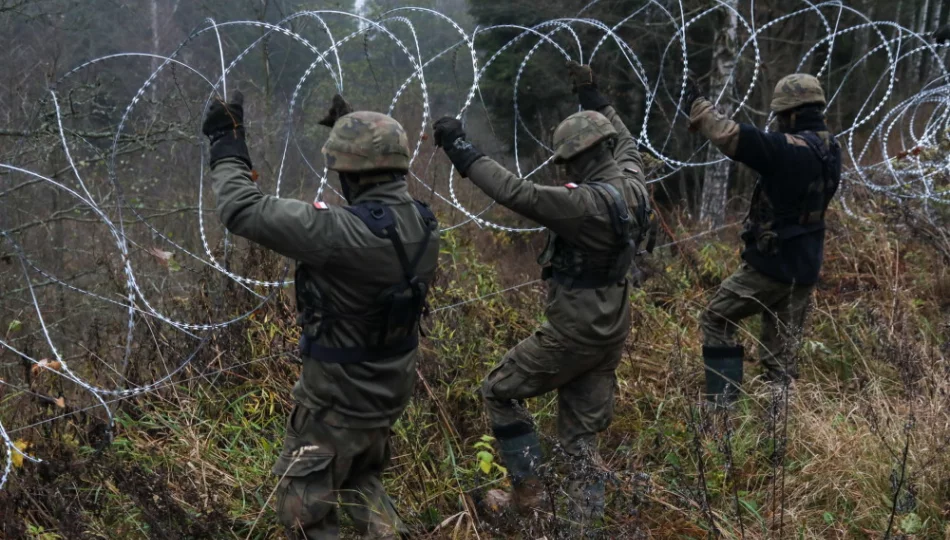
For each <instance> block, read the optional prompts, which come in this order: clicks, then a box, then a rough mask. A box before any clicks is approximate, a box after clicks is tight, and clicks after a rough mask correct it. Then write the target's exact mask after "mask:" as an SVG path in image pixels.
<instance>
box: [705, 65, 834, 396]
mask: <svg viewBox="0 0 950 540" xmlns="http://www.w3.org/2000/svg"><path fill="white" fill-rule="evenodd" d="M688 94H689V95H688V96H687V103H689V104H691V105H692V109H691V115H690V129H691V130H694V131H697V130H698V131H699V132H700V133H702V134H703V135H704V136H705V137H707V138H708V139H709V140H710V142H712V143H713V144H714V145H716V146H717V147H718V148H719V149H720V150H721V151H722V152H723V153H724V154H725V155H727V156H729V157H730V158H732V159H734V160H735V161H738V162H740V163H744V164H745V165H747V166H749V167H751V168H752V169H754V170H755V171H756V172H758V173H759V175H760V176H759V180H758V182H757V183H756V187H755V192H754V194H753V196H752V203H751V206H750V208H749V213H748V216H747V217H746V220H745V229H744V230H743V233H742V240H743V241H744V242H745V249H744V250H743V252H742V259H743V261H744V263H743V264H742V266H741V267H740V268H739V270H737V271H736V273H734V274H733V275H732V276H731V277H729V278H728V279H726V280H725V281H724V282H723V283H722V286H721V287H720V288H719V291H718V292H717V293H716V294H715V296H713V298H712V300H711V301H710V303H709V306H708V307H707V308H706V310H705V312H704V313H703V316H702V320H701V325H702V329H703V358H704V363H705V366H706V391H707V394H708V395H709V396H710V398H711V399H715V400H721V401H724V402H726V403H728V402H732V401H734V400H735V399H736V397H737V396H738V389H739V385H740V384H741V382H742V360H743V349H742V347H741V346H739V345H738V344H737V342H736V339H735V333H736V329H737V327H738V326H737V325H738V324H739V321H741V320H742V319H743V318H746V317H749V316H752V315H757V314H761V316H762V335H761V337H760V352H759V356H760V360H761V362H762V364H763V366H764V367H765V378H766V379H767V380H769V381H774V382H778V383H785V382H789V381H791V380H792V379H794V378H797V376H798V370H797V366H796V365H795V356H794V355H795V350H796V349H797V344H798V342H799V340H800V338H801V334H802V329H803V326H804V323H805V315H806V312H807V308H808V305H809V302H810V298H811V294H812V291H813V290H814V288H815V284H816V283H817V282H818V274H819V271H820V270H821V264H822V259H823V255H824V241H825V212H826V210H827V209H828V204H829V203H830V202H831V199H832V197H833V196H834V194H835V192H836V191H837V189H838V182H839V179H840V177H841V152H840V149H839V147H838V144H837V142H836V141H835V137H834V135H833V134H832V133H831V132H830V130H829V129H828V127H827V125H826V124H825V119H824V114H823V112H822V111H823V109H824V107H825V105H826V101H825V94H824V92H823V91H822V88H821V84H820V83H819V82H818V79H816V78H815V77H813V76H811V75H805V74H800V73H796V74H793V75H789V76H787V77H784V78H782V79H781V80H780V81H779V82H778V84H777V85H776V87H775V92H774V93H773V96H772V104H771V109H772V112H774V113H775V114H776V115H777V120H778V128H779V129H778V132H766V131H762V130H760V129H758V128H756V127H755V126H752V125H749V124H740V123H737V122H734V121H732V120H730V119H728V118H726V117H725V116H723V115H722V114H721V113H719V111H718V110H717V109H716V108H715V107H714V106H713V104H712V103H711V102H710V101H709V100H707V99H706V98H704V97H702V94H701V92H700V90H699V88H698V86H697V85H696V83H695V82H694V81H692V80H691V79H690V81H689V91H688Z"/></svg>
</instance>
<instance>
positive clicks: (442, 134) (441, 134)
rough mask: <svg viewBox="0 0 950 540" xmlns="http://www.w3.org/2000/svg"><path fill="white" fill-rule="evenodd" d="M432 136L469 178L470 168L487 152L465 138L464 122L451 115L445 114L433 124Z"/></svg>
mask: <svg viewBox="0 0 950 540" xmlns="http://www.w3.org/2000/svg"><path fill="white" fill-rule="evenodd" d="M432 138H433V139H434V140H435V145H436V146H440V147H442V149H443V150H445V155H446V156H448V157H449V161H451V162H452V165H455V168H456V169H458V171H459V173H460V174H461V175H462V176H463V177H465V178H467V177H468V169H469V167H471V166H472V164H473V163H475V162H476V161H477V160H478V158H480V157H483V156H484V155H485V154H483V153H481V152H479V151H478V149H477V148H475V147H474V146H472V143H470V142H468V141H467V140H465V130H464V129H463V128H462V122H460V121H459V120H457V119H455V118H452V117H451V116H443V117H442V118H440V119H439V120H438V121H436V123H435V124H434V125H433V126H432Z"/></svg>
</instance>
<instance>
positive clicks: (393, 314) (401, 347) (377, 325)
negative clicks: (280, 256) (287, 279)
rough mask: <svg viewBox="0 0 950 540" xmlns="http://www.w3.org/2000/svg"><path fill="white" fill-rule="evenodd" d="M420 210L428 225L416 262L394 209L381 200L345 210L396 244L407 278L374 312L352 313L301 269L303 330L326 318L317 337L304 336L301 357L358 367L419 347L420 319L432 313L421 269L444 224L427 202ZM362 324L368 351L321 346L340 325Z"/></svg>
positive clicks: (380, 299)
mask: <svg viewBox="0 0 950 540" xmlns="http://www.w3.org/2000/svg"><path fill="white" fill-rule="evenodd" d="M413 202H414V203H415V207H416V210H417V211H418V212H419V215H420V216H421V217H422V220H423V221H424V223H425V235H424V237H423V238H422V242H421V246H420V247H419V252H418V253H416V254H415V256H414V257H413V258H412V259H411V260H410V259H409V254H408V253H406V248H405V246H404V245H403V243H402V240H401V239H400V238H399V234H398V233H397V231H396V220H395V217H394V214H393V211H392V209H391V208H390V207H388V206H386V205H384V204H382V203H379V202H375V201H367V202H363V203H360V204H356V205H353V206H348V207H345V209H346V210H347V211H349V212H350V213H352V214H353V215H354V216H356V217H358V218H359V219H360V221H362V222H363V223H364V224H365V225H366V227H367V228H368V229H369V230H370V231H371V232H372V233H373V234H374V235H376V236H378V237H379V238H385V239H387V240H389V241H390V242H392V244H393V248H394V250H395V252H396V257H397V258H398V260H399V265H400V266H401V267H402V271H403V277H402V279H401V280H400V281H399V282H398V283H396V284H394V285H392V286H391V287H388V288H387V289H385V290H383V291H382V292H381V293H380V294H379V296H378V297H377V298H376V301H375V303H374V305H373V307H372V308H371V309H370V310H369V311H366V312H362V313H346V312H343V311H340V310H336V309H334V308H333V306H330V305H327V303H326V301H325V300H324V299H326V298H328V296H326V295H325V294H322V291H320V290H319V288H318V287H317V286H316V283H314V282H313V281H312V280H311V279H310V278H309V276H308V275H307V274H306V273H305V272H302V271H301V270H302V269H301V267H299V266H298V268H297V279H298V281H297V283H296V291H297V305H298V306H303V309H302V310H301V316H300V317H298V321H297V323H298V324H300V325H301V326H306V325H307V324H311V323H313V322H314V321H315V320H316V314H317V313H319V314H320V324H319V326H318V330H317V332H316V334H315V335H312V336H310V335H307V334H306V333H304V334H302V335H301V337H300V352H301V353H302V354H303V355H304V356H306V357H309V358H312V359H315V360H319V361H321V362H331V363H338V364H353V363H359V362H371V361H374V360H382V359H385V358H390V357H393V356H398V355H400V354H405V353H407V352H409V351H412V350H413V349H415V348H416V347H417V346H418V345H419V333H420V325H419V323H420V319H421V318H422V316H423V315H424V314H425V312H426V311H427V305H426V294H427V293H428V289H429V287H428V286H429V284H428V283H426V282H425V281H423V280H421V279H420V278H419V277H418V276H416V268H417V267H418V265H419V262H420V261H421V260H422V257H423V256H424V255H425V253H426V250H427V249H428V248H429V238H430V237H431V236H432V231H434V230H436V229H437V228H438V221H437V220H436V217H435V214H433V213H432V210H430V209H429V207H428V206H426V204H425V203H422V202H419V201H413ZM341 320H348V321H357V322H358V323H359V324H360V325H362V326H365V327H366V328H367V333H366V335H365V343H367V344H368V345H367V346H366V347H328V346H325V345H321V344H319V343H318V342H317V340H318V338H319V337H320V336H321V335H323V334H325V333H326V332H329V331H331V329H332V328H333V325H334V324H335V323H336V322H337V321H341Z"/></svg>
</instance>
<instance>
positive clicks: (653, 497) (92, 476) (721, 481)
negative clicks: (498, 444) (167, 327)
mask: <svg viewBox="0 0 950 540" xmlns="http://www.w3.org/2000/svg"><path fill="white" fill-rule="evenodd" d="M868 215H869V216H873V215H874V214H868ZM832 223H833V225H832V227H831V229H830V231H829V240H828V247H829V250H828V258H827V259H828V264H827V267H826V269H825V272H824V279H823V281H822V284H821V286H820V288H819V291H818V293H817V296H816V302H815V306H814V309H813V311H812V315H811V321H810V325H809V328H808V329H807V332H806V334H805V339H804V342H803V346H802V350H801V363H802V366H803V371H804V373H803V378H802V380H801V381H799V383H798V384H797V385H796V386H795V388H794V391H793V392H792V393H791V394H790V397H789V400H788V408H787V414H786V410H785V406H784V405H785V404H784V401H783V400H782V398H781V395H780V394H776V393H774V392H772V391H769V389H768V388H767V387H765V386H764V385H762V384H760V383H758V382H756V381H753V382H752V383H750V384H749V385H747V388H746V390H747V392H748V394H747V396H746V397H745V398H744V399H743V400H742V401H741V402H740V404H739V406H738V408H737V409H736V410H735V411H734V412H733V413H732V415H731V416H730V417H729V418H728V419H727V420H724V419H723V418H721V417H717V416H716V415H711V414H709V413H708V411H704V410H703V409H702V407H700V406H699V402H700V400H699V388H700V386H701V384H702V375H701V363H700V355H699V352H700V341H701V340H700V335H699V330H698V326H697V324H696V320H697V317H698V314H699V312H700V310H701V309H702V307H703V305H704V304H705V298H706V297H707V295H708V294H710V293H711V292H712V290H713V289H714V287H715V285H716V284H717V283H718V282H719V281H720V280H721V279H722V278H724V277H725V276H726V275H728V273H729V272H730V271H731V270H732V269H733V268H734V266H735V265H736V261H737V253H736V244H735V241H734V237H733V234H734V233H733V232H732V231H730V232H727V233H725V234H724V236H723V237H722V238H721V239H719V240H717V239H715V238H704V239H702V240H700V241H694V242H690V243H688V244H684V245H680V246H678V248H679V251H678V252H677V253H676V256H675V257H674V256H673V255H672V254H670V253H666V254H659V255H658V256H657V259H656V260H655V261H654V263H653V266H654V267H655V268H656V269H657V270H659V271H658V273H657V274H656V275H655V276H654V277H653V279H652V280H651V281H650V282H649V283H648V285H647V287H646V288H645V289H644V290H642V291H637V292H636V294H634V296H633V298H631V302H632V303H633V306H634V308H635V329H634V331H633V332H632V334H631V338H630V340H629V342H628V347H627V354H626V358H625V362H624V363H623V365H622V367H621V369H620V372H619V374H620V381H619V387H618V394H617V406H616V417H615V421H614V424H613V425H612V426H611V428H610V429H609V430H608V431H607V432H606V433H605V434H604V437H602V440H601V450H602V453H603V455H604V458H605V460H606V461H607V463H608V464H609V466H610V469H611V471H612V482H611V484H610V488H609V493H610V494H611V500H610V501H609V505H610V506H609V512H608V513H609V515H608V523H607V532H608V534H609V535H610V536H613V537H616V538H684V537H688V538H693V537H702V536H706V535H707V534H710V533H712V534H718V535H719V536H721V537H723V538H740V537H744V538H749V539H757V538H763V539H764V538H776V537H779V536H783V537H787V538H792V537H794V538H881V537H883V536H884V535H885V530H886V529H887V526H888V522H889V521H891V520H893V526H892V530H891V532H890V535H891V537H894V538H896V537H897V535H905V537H916V538H928V539H929V538H943V537H944V536H945V535H946V534H947V533H948V529H947V527H948V523H950V502H948V501H950V457H948V455H950V453H948V452H947V450H948V445H950V400H948V391H950V382H948V379H950V377H948V373H950V365H948V362H947V352H948V351H947V345H946V343H947V337H948V328H947V322H948V307H950V306H948V302H947V299H946V294H947V291H948V283H950V280H948V274H947V271H946V269H945V268H946V263H947V262H948V261H946V260H944V259H942V256H941V255H940V251H939V250H938V249H935V248H934V247H932V244H931V243H930V242H932V238H931V237H929V236H927V235H925V234H917V233H916V232H915V231H917V230H918V229H917V228H914V227H911V226H910V225H908V224H907V223H910V222H909V221H907V220H894V219H891V220H884V219H881V218H880V217H871V218H870V219H868V220H859V219H852V218H845V217H843V216H841V215H838V216H837V218H835V219H833V220H832ZM682 234H683V235H684V236H686V235H687V233H686V231H682ZM538 241H539V240H538V239H537V238H530V237H529V238H524V237H520V236H510V235H504V234H487V233H485V234H479V235H469V234H467V233H463V234H451V235H449V236H447V238H446V242H445V247H444V250H443V251H444V253H443V266H442V268H443V270H442V274H441V276H440V278H439V280H438V282H437V284H436V287H435V290H434V298H433V299H432V302H433V304H434V306H436V307H438V306H445V305H449V304H454V303H456V302H460V301H463V300H466V299H469V298H475V297H479V296H482V295H485V294H489V293H492V292H496V291H500V290H503V289H505V288H507V287H509V286H511V285H515V284H518V283H521V282H524V281H528V280H530V279H534V276H533V274H534V272H535V271H536V268H535V267H534V266H533V253H532V251H533V250H534V249H535V248H537V245H536V244H537V242H538ZM245 257H246V259H247V260H248V261H253V264H255V265H260V267H259V270H260V271H261V273H262V274H266V272H263V271H264V270H266V269H267V268H268V267H270V266H269V265H274V264H275V263H276V261H274V259H272V258H269V257H268V256H265V255H263V254H261V253H260V252H258V251H255V250H251V251H249V252H247V253H246V254H245ZM235 294H236V293H235ZM540 298H541V291H540V290H539V288H538V287H537V286H530V287H525V288H523V289H518V290H515V291H512V292H509V293H506V294H504V295H496V296H491V297H488V298H486V299H485V300H482V301H479V302H474V303H471V304H467V305H465V306H462V307H460V308H458V309H453V310H447V311H443V312H440V313H439V314H438V315H437V316H436V317H434V318H433V319H432V320H431V321H430V323H429V324H430V329H429V338H428V339H427V340H426V341H425V344H424V352H425V360H424V361H423V362H422V364H421V366H420V378H421V383H420V384H419V385H418V389H417V394H416V396H415V399H414V400H413V402H412V404H411V405H410V407H409V409H408V410H407V411H406V413H405V414H404V415H403V417H402V418H401V419H400V421H399V422H398V423H397V425H396V426H395V429H394V438H393V442H394V451H393V465H392V468H391V470H390V472H389V474H388V476H387V478H386V480H387V483H388V486H389V489H390V491H391V493H392V494H393V495H394V497H395V498H396V500H397V504H398V506H399V508H400V510H401V511H402V512H403V513H404V515H405V517H406V519H407V521H409V522H410V523H412V524H413V525H414V526H415V527H416V528H417V530H418V534H417V536H418V537H429V538H498V537H515V536H517V535H519V534H521V535H523V536H526V537H538V536H540V535H542V534H546V535H547V536H548V538H553V537H557V533H558V531H561V532H562V533H563V532H564V531H566V530H568V529H566V528H565V526H564V522H563V521H562V519H563V518H562V517H561V516H560V515H558V516H547V517H544V518H542V519H540V520H538V521H537V522H534V523H528V522H524V521H517V520H507V519H504V518H501V519H498V518H494V517H492V516H490V515H489V514H488V513H487V512H486V511H485V510H484V509H483V508H482V506H481V496H482V495H483V494H484V492H485V491H486V490H487V489H489V488H492V487H504V486H505V484H506V480H505V479H504V475H503V473H502V472H501V470H500V469H498V468H497V467H492V468H491V469H490V472H489V473H488V474H485V473H483V472H481V470H480V460H481V461H484V459H485V455H484V454H482V455H481V457H479V452H483V451H485V446H484V445H483V444H480V443H483V442H485V441H484V438H485V436H486V435H487V434H488V433H489V429H488V426H487V422H486V419H485V418H484V415H483V414H482V410H481V405H480V403H479V399H478V397H477V394H476V391H477V388H478V384H479V381H480V379H481V377H482V376H483V375H484V374H485V373H486V372H487V370H488V369H489V367H490V366H491V365H492V364H493V363H494V362H496V361H497V360H498V359H499V358H500V357H501V355H502V354H503V353H504V351H505V350H506V349H507V348H508V347H510V346H511V345H513V344H514V343H516V342H517V341H518V340H520V339H521V338H522V337H523V336H525V335H526V334H527V333H528V332H530V331H531V329H532V328H533V327H534V326H535V325H536V324H537V323H538V321H539V320H540V317H541V309H542V306H541V300H540ZM250 301H251V300H250V299H248V298H244V297H240V296H235V298H234V299H233V303H234V306H233V308H234V309H235V310H237V309H240V308H242V307H243V305H244V304H248V303H250ZM290 306H291V304H290V298H289V295H285V296H283V297H282V298H281V299H280V301H279V302H276V303H272V304H271V305H270V306H269V307H267V308H266V309H264V310H261V311H260V312H258V313H256V314H255V315H254V317H253V318H252V319H250V320H247V321H245V323H243V324H240V325H237V326H236V327H232V328H229V329H228V330H226V331H224V332H221V333H219V334H218V335H216V336H215V338H214V339H213V341H212V342H211V343H209V344H208V346H207V347H205V349H204V350H203V351H202V353H201V354H200V356H199V358H198V360H197V361H196V362H195V363H194V364H193V365H191V366H190V367H189V368H188V369H187V370H186V371H185V372H184V373H183V374H182V375H181V376H180V377H178V378H177V379H176V381H175V383H174V384H169V385H167V386H164V387H162V388H160V389H159V390H157V391H155V392H152V393H150V394H148V395H146V396H142V397H140V398H136V399H135V400H132V401H129V402H128V403H125V404H124V405H123V406H122V408H121V409H120V423H119V427H118V430H117V437H116V440H115V442H114V443H113V444H112V445H111V446H108V447H100V446H97V438H96V433H97V430H100V429H101V418H100V417H99V416H97V415H96V414H95V413H94V412H93V413H91V414H87V413H82V414H80V413H76V412H75V409H70V410H69V411H67V412H71V413H73V414H71V415H70V416H67V417H64V418H61V419H58V420H55V421H52V422H48V423H45V424H42V425H41V426H39V427H35V428H31V429H27V430H23V431H20V432H18V433H16V434H15V437H17V438H21V439H23V440H27V441H29V442H30V443H31V444H32V447H31V448H32V449H33V450H34V451H35V452H36V453H37V454H39V455H41V456H43V457H45V458H47V460H48V461H47V464H45V465H42V466H34V465H29V464H28V465H26V466H24V467H21V468H18V469H17V470H16V471H15V477H14V479H13V481H12V484H10V485H9V487H8V488H7V489H6V490H5V491H4V492H2V493H0V517H2V518H3V520H2V522H3V525H2V526H0V531H3V534H5V535H6V536H5V537H7V538H18V537H27V538H37V539H43V540H53V539H56V538H84V537H85V538H118V537H122V538H158V537H162V538H231V537H233V538H279V537H280V536H279V535H280V533H279V530H278V528H277V526H276V523H275V520H274V516H273V514H272V511H271V510H270V509H269V507H268V505H267V504H265V503H266V502H267V501H268V500H269V498H270V495H271V493H272V490H273V486H274V479H273V478H271V477H270V476H269V468H270V465H271V463H272V461H273V459H274V457H275V456H276V453H277V452H278V450H279V445H280V440H281V436H282V432H283V421H284V416H285V414H286V413H287V411H288V410H289V392H288V389H289V387H290V385H291V384H292V381H293V379H294V377H295V375H296V372H297V368H296V366H295V365H294V364H292V363H291V362H288V361H287V359H288V357H289V356H292V352H293V349H294V347H293V343H294V340H295V336H296V330H295V329H294V328H293V327H292V321H293V318H292V316H291V308H290ZM208 309H210V308H208ZM28 325H29V321H24V326H28ZM755 329H756V324H755V323H754V322H751V323H750V325H749V326H748V328H747V332H743V337H742V339H743V340H744V341H745V342H746V345H747V350H754V347H752V345H754V343H755V340H754V336H755ZM156 332H157V334H156V336H155V337H154V339H157V340H161V339H164V338H165V336H162V335H161V333H160V332H158V331H156ZM101 339H102V345H101V346H102V347H103V348H106V347H108V346H110V345H109V344H110V343H111V342H110V341H109V339H108V336H107V335H103V336H101ZM149 339H153V338H151V337H150V338H149ZM192 346H193V344H192V343H187V344H185V343H183V344H181V345H180V347H179V348H180V350H181V351H182V352H184V351H186V350H190V348H192ZM164 350H165V355H166V356H169V358H158V359H152V360H151V362H150V363H143V364H142V365H141V366H140V367H139V368H138V370H137V371H136V372H135V373H133V375H135V376H136V377H139V378H141V379H142V380H148V377H149V373H154V372H158V371H160V369H159V366H160V365H161V362H165V363H168V364H174V362H175V361H174V359H172V358H171V357H170V356H171V355H170V354H169V353H168V350H167V349H164ZM747 368H748V371H750V372H751V373H752V375H755V374H756V369H757V368H756V367H755V366H753V365H751V364H750V365H749V366H748V367H747ZM42 384H45V383H43V381H39V382H38V383H37V386H36V387H35V388H34V390H37V391H43V392H50V393H54V391H55V389H54V388H52V387H43V386H42ZM71 399H72V398H71ZM76 399H80V398H79V397H77V398H76ZM529 407H530V408H531V410H532V411H533V412H534V413H535V416H536V418H538V420H539V424H540V426H541V429H542V431H543V432H544V433H548V434H551V433H553V420H554V417H555V414H556V401H554V400H552V398H551V396H547V397H544V398H540V399H536V400H533V401H532V402H531V403H529ZM59 412H60V411H56V410H53V409H52V408H51V406H49V405H48V404H44V403H43V402H41V401H40V400H38V399H36V398H31V397H30V396H29V395H25V394H17V393H10V394H8V395H7V396H5V397H4V398H3V402H2V408H0V414H2V415H3V418H4V421H5V422H6V423H7V425H10V422H9V421H10V419H11V418H13V417H14V416H15V417H17V418H18V420H17V422H16V423H19V424H20V425H22V424H24V423H27V422H22V421H21V420H19V419H21V418H23V417H28V418H29V422H30V423H32V422H34V421H41V420H43V419H46V418H49V417H52V416H55V415H56V414H59ZM786 419H787V431H784V426H785V425H786V424H785V420H786ZM783 432H784V434H783ZM545 439H546V444H548V445H553V441H552V440H551V439H550V438H548V437H546V438H545ZM905 449H906V459H905V458H904V454H905ZM552 454H554V455H555V456H556V454H557V452H556V450H554V451H553V452H552ZM553 461H554V466H552V468H551V471H550V473H549V476H548V479H549V481H550V483H551V486H552V488H555V489H556V488H557V487H558V485H559V482H560V478H561V476H560V475H561V471H560V470H559V468H558V465H559V464H560V462H561V461H562V460H560V459H558V458H557V457H555V459H554V460H553ZM700 473H701V475H700ZM700 477H702V478H703V479H704V480H705V482H700V481H699V480H698V479H699V478H700ZM783 484H784V489H783V488H782V485H783ZM895 501H896V506H895V504H894V502H895ZM783 508H784V510H782V509H783ZM892 510H893V512H892ZM780 527H781V529H782V534H781V535H780V534H779V528H780ZM712 531H716V532H714V533H713V532H712ZM567 536H569V534H567Z"/></svg>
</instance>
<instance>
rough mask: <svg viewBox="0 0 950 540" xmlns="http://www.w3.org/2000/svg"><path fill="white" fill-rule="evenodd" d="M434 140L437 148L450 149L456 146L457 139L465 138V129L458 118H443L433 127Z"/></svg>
mask: <svg viewBox="0 0 950 540" xmlns="http://www.w3.org/2000/svg"><path fill="white" fill-rule="evenodd" d="M432 138H433V139H434V140H435V145H436V146H440V147H442V148H448V147H450V146H452V145H453V144H455V141H456V139H464V138H465V129H464V128H463V127H462V122H461V121H460V120H458V119H457V118H452V117H451V116H443V117H442V118H439V119H438V120H436V122H435V124H433V125H432Z"/></svg>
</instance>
